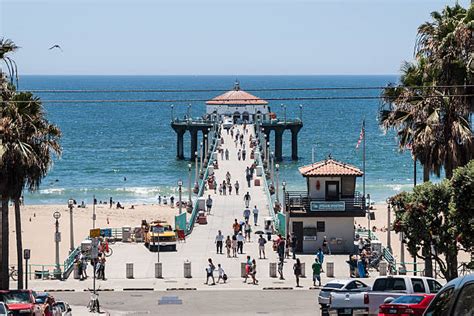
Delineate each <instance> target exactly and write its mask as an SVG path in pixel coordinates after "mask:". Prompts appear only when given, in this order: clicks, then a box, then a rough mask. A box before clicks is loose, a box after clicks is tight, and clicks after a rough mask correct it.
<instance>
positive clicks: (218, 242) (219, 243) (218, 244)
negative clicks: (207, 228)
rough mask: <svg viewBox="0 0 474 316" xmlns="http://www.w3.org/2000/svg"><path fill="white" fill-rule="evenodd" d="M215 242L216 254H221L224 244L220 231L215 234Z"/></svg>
mask: <svg viewBox="0 0 474 316" xmlns="http://www.w3.org/2000/svg"><path fill="white" fill-rule="evenodd" d="M215 242H216V253H217V254H222V244H223V242H224V235H222V232H221V231H220V230H219V231H218V232H217V236H216V241H215Z"/></svg>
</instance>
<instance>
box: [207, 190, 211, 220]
mask: <svg viewBox="0 0 474 316" xmlns="http://www.w3.org/2000/svg"><path fill="white" fill-rule="evenodd" d="M206 207H207V214H208V215H211V209H212V199H211V195H210V194H209V195H208V196H207V200H206Z"/></svg>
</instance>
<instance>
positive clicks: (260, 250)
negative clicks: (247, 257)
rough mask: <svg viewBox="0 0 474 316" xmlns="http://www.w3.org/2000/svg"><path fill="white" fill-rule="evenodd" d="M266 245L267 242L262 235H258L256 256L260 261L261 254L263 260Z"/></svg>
mask: <svg viewBox="0 0 474 316" xmlns="http://www.w3.org/2000/svg"><path fill="white" fill-rule="evenodd" d="M266 243H267V240H266V239H265V238H263V235H262V234H260V238H258V256H259V258H260V259H262V254H263V259H266V258H265V244H266Z"/></svg>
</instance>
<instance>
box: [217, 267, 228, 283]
mask: <svg viewBox="0 0 474 316" xmlns="http://www.w3.org/2000/svg"><path fill="white" fill-rule="evenodd" d="M217 273H218V275H219V277H218V278H217V284H219V282H220V280H222V281H224V283H225V281H226V280H227V275H226V274H225V271H224V269H223V268H222V266H221V264H220V263H219V264H218V265H217Z"/></svg>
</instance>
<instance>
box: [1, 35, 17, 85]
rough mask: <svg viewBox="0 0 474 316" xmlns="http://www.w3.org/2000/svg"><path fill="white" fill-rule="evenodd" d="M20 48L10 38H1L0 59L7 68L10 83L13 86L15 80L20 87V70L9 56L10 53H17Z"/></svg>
mask: <svg viewBox="0 0 474 316" xmlns="http://www.w3.org/2000/svg"><path fill="white" fill-rule="evenodd" d="M18 48H19V47H18V46H16V44H15V43H14V42H13V41H12V40H11V39H8V38H3V37H2V38H0V59H1V60H2V61H3V62H4V64H5V66H6V67H7V71H8V75H9V78H10V83H11V84H13V78H15V79H16V85H17V86H18V68H17V66H16V62H15V61H14V60H13V59H11V58H10V57H9V56H7V54H8V53H13V52H15V51H16V50H17V49H18Z"/></svg>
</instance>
